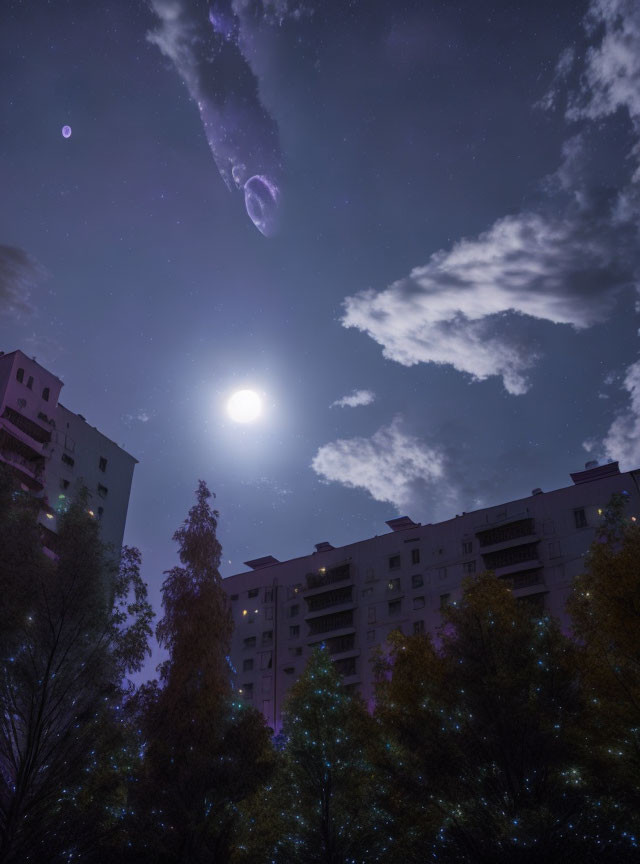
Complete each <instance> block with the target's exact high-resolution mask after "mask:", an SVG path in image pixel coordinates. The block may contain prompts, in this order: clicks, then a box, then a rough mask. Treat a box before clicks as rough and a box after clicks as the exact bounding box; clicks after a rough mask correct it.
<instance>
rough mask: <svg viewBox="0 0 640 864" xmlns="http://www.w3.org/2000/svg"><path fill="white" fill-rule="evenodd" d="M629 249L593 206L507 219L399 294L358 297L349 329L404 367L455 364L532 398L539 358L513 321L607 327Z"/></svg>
mask: <svg viewBox="0 0 640 864" xmlns="http://www.w3.org/2000/svg"><path fill="white" fill-rule="evenodd" d="M599 206H600V205H599ZM607 215H608V214H607ZM623 245H624V240H623V237H622V235H621V233H620V232H614V231H613V229H612V227H611V226H610V225H608V224H607V222H606V220H603V219H602V218H601V216H599V214H598V213H597V212H596V211H595V210H593V208H585V207H584V205H583V202H580V204H579V205H576V204H575V202H573V203H572V204H571V205H570V206H569V207H568V208H567V209H566V210H565V212H564V214H562V215H561V216H547V215H544V214H542V213H536V212H531V211H529V212H524V213H521V214H518V215H515V216H506V217H504V218H502V219H499V220H498V221H497V222H495V223H494V225H493V226H492V227H491V228H490V229H489V230H488V231H486V232H485V233H483V234H481V235H480V236H479V237H477V238H475V239H472V240H467V239H463V240H460V241H459V242H458V243H456V244H455V245H454V246H453V247H452V248H451V249H450V250H441V251H439V252H436V253H435V254H434V255H432V256H431V258H430V259H429V261H428V263H427V264H425V265H424V266H422V267H416V268H414V269H413V270H412V271H411V273H410V274H409V276H407V277H406V278H404V279H401V280H400V281H398V282H394V283H393V284H391V285H390V286H389V287H387V288H385V289H383V290H381V291H373V290H368V291H363V292H361V293H359V294H356V295H354V296H352V297H348V298H347V299H346V300H345V310H346V311H345V314H344V316H343V318H342V323H343V325H344V326H345V327H356V328H358V329H359V330H362V331H364V332H365V333H367V334H368V335H369V336H371V337H372V338H373V339H375V341H376V342H378V343H379V344H380V345H382V347H383V353H384V356H385V357H388V358H389V359H391V360H395V361H397V362H398V363H401V364H403V365H404V366H413V365H415V364H417V363H446V364H450V365H452V366H453V367H454V368H455V369H457V370H459V371H460V372H466V373H468V374H469V375H471V376H472V377H473V378H474V379H476V380H484V379H486V378H488V377H489V376H493V375H497V376H500V377H501V378H502V380H503V382H504V386H505V388H506V389H507V390H508V391H509V392H510V393H513V394H520V393H524V392H525V391H526V390H527V388H528V382H527V376H526V373H527V370H528V369H529V368H530V367H531V366H532V365H533V363H534V362H535V359H536V357H535V355H534V354H533V353H532V351H531V349H530V348H529V347H528V346H527V345H525V344H522V341H521V340H519V339H518V338H517V337H516V335H515V334H514V333H511V332H510V327H509V325H510V323H513V319H512V320H511V321H509V319H505V313H516V314H518V315H521V316H522V315H524V316H529V317H530V318H534V319H539V320H543V321H549V322H552V323H554V324H569V325H572V326H573V327H574V328H576V329H583V328H585V327H589V326H591V325H593V324H595V323H596V322H598V321H601V320H603V319H604V318H605V317H606V315H607V313H608V312H609V310H610V308H611V306H612V303H613V301H614V298H615V295H616V293H617V292H618V291H619V290H620V289H621V288H623V287H624V286H625V285H628V284H629V275H628V272H627V270H626V269H625V268H624V267H622V269H621V267H620V265H621V264H622V261H623V258H624V256H622V255H621V254H620V253H621V248H622V247H623Z"/></svg>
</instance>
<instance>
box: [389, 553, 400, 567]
mask: <svg viewBox="0 0 640 864" xmlns="http://www.w3.org/2000/svg"><path fill="white" fill-rule="evenodd" d="M399 567H400V556H399V555H392V556H391V557H390V558H389V570H398V569H399Z"/></svg>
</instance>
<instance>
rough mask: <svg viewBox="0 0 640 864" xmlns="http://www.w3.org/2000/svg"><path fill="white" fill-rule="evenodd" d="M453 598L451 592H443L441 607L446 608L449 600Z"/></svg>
mask: <svg viewBox="0 0 640 864" xmlns="http://www.w3.org/2000/svg"><path fill="white" fill-rule="evenodd" d="M450 599H451V594H441V595H440V608H441V609H446V608H447V606H448V605H449V600H450Z"/></svg>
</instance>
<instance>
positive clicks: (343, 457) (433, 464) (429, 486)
mask: <svg viewBox="0 0 640 864" xmlns="http://www.w3.org/2000/svg"><path fill="white" fill-rule="evenodd" d="M446 461H447V460H446V456H445V454H444V452H443V451H442V450H441V449H439V448H437V447H432V446H430V445H429V444H427V443H426V442H425V441H423V440H421V439H420V438H417V437H415V436H413V435H410V434H409V433H407V432H406V431H405V430H404V429H403V427H402V421H401V419H400V418H399V417H396V418H395V419H394V420H393V421H392V422H391V423H390V425H389V426H383V427H382V428H380V429H378V431H377V432H374V434H373V435H372V436H371V437H370V438H362V437H358V438H343V439H340V440H338V441H332V442H331V443H329V444H325V445H324V446H323V447H320V449H319V450H318V452H317V453H316V455H315V457H314V459H313V461H312V463H311V467H312V468H313V470H314V471H315V472H316V474H318V475H319V476H320V477H321V478H322V479H323V480H326V481H327V482H336V483H342V484H343V485H344V486H348V487H350V488H352V489H364V490H366V491H367V492H368V493H369V494H370V495H371V497H372V498H374V499H375V500H376V501H387V502H389V503H390V504H393V506H394V507H395V508H396V509H397V510H399V511H409V510H412V509H419V510H421V511H424V510H425V509H427V508H428V507H429V508H430V509H431V512H433V507H434V506H437V509H438V512H439V513H440V514H441V515H443V516H444V514H446V513H448V514H449V515H450V514H451V511H452V510H453V509H454V508H455V500H456V492H455V490H454V489H453V488H452V487H451V485H450V484H448V483H447V478H446V475H445V467H446ZM435 489H437V493H438V494H437V495H434V490H435ZM436 500H437V502H438V503H437V505H434V504H433V502H434V501H436ZM442 508H444V512H443V510H442ZM418 515H419V514H418Z"/></svg>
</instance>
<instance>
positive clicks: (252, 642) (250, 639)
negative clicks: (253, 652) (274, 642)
mask: <svg viewBox="0 0 640 864" xmlns="http://www.w3.org/2000/svg"><path fill="white" fill-rule="evenodd" d="M244 647H245V648H255V647H256V637H255V636H247V638H246V639H245V640H244Z"/></svg>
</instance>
